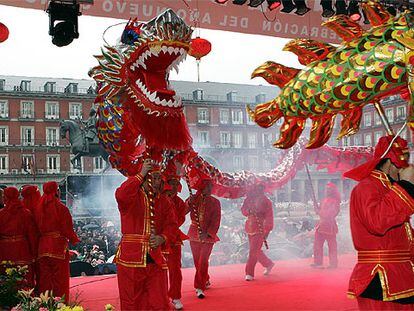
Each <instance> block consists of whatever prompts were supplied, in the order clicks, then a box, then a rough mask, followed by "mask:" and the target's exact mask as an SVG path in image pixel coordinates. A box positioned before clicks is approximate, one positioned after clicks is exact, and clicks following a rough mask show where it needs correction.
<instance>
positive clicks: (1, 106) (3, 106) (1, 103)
mask: <svg viewBox="0 0 414 311" xmlns="http://www.w3.org/2000/svg"><path fill="white" fill-rule="evenodd" d="M8 117H9V102H8V101H7V100H0V118H8Z"/></svg>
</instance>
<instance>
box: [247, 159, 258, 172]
mask: <svg viewBox="0 0 414 311" xmlns="http://www.w3.org/2000/svg"><path fill="white" fill-rule="evenodd" d="M249 168H250V169H251V170H257V169H258V168H259V158H258V157H257V156H249Z"/></svg>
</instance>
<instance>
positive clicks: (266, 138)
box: [263, 133, 272, 148]
mask: <svg viewBox="0 0 414 311" xmlns="http://www.w3.org/2000/svg"><path fill="white" fill-rule="evenodd" d="M271 146H272V134H271V133H263V147H264V148H268V147H271Z"/></svg>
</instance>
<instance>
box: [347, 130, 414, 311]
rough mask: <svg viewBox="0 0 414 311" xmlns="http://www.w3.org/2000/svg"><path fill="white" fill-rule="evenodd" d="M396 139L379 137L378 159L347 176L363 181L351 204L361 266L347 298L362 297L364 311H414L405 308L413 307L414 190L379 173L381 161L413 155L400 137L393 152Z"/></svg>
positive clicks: (396, 161) (354, 193) (351, 216)
mask: <svg viewBox="0 0 414 311" xmlns="http://www.w3.org/2000/svg"><path fill="white" fill-rule="evenodd" d="M391 139H392V137H389V136H388V137H382V138H380V141H379V142H378V144H377V146H376V148H375V153H374V159H373V160H371V161H369V162H367V163H366V164H364V165H362V166H360V167H358V168H356V169H354V170H352V171H350V172H347V173H346V174H345V176H346V177H350V178H353V179H356V180H358V181H360V182H359V183H358V185H357V186H356V187H355V188H354V189H353V190H352V193H351V199H350V221H351V233H352V239H353V242H354V246H355V249H356V250H357V251H358V263H357V264H356V266H355V268H354V270H353V272H352V275H351V278H350V281H349V291H348V294H349V296H350V297H357V298H358V304H359V307H360V308H361V309H364V310H365V309H374V310H405V309H407V308H408V309H409V310H413V309H414V307H413V305H404V304H402V303H407V302H409V303H410V300H411V303H413V302H414V299H413V298H414V269H413V267H414V259H413V255H414V238H413V236H414V232H413V229H412V227H411V225H410V223H409V220H410V215H412V214H413V213H414V199H413V196H414V185H413V184H411V183H410V182H408V181H405V180H401V181H397V182H394V181H393V180H391V179H390V178H389V177H388V176H387V175H386V174H385V173H384V172H382V171H380V170H377V169H375V167H376V165H378V163H379V161H380V160H381V158H386V159H390V160H391V163H392V164H394V163H397V164H399V163H398V161H399V160H403V158H402V157H401V155H402V154H405V153H406V152H408V150H407V149H406V146H407V142H406V141H405V140H402V139H400V138H398V139H397V140H396V141H395V142H394V143H393V145H392V148H388V146H389V145H390V142H391ZM387 148H388V149H387ZM387 150H389V151H387ZM385 152H387V154H386V155H385V156H383V154H384V153H385ZM394 165H395V166H396V167H397V168H398V167H399V166H397V165H396V164H394ZM407 165H408V164H405V166H407ZM401 167H404V163H402V164H401ZM367 298H369V299H367ZM391 302H394V303H391ZM395 302H398V303H395Z"/></svg>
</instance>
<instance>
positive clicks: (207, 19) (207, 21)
mask: <svg viewBox="0 0 414 311" xmlns="http://www.w3.org/2000/svg"><path fill="white" fill-rule="evenodd" d="M201 22H202V23H203V24H211V17H210V13H206V14H204V16H203V18H202V20H201Z"/></svg>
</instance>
